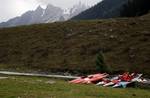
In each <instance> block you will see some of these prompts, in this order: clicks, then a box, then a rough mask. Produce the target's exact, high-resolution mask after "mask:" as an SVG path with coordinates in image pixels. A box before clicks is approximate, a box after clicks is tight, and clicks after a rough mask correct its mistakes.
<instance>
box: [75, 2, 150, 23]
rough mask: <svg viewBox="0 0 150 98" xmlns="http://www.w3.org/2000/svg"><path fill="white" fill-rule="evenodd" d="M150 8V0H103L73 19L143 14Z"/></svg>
mask: <svg viewBox="0 0 150 98" xmlns="http://www.w3.org/2000/svg"><path fill="white" fill-rule="evenodd" d="M149 10H150V0H113V2H112V0H103V1H102V2H100V3H98V4H97V5H95V6H93V7H91V8H89V9H87V10H86V11H83V12H82V13H80V14H79V15H77V16H75V17H73V18H72V20H89V19H108V18H117V17H135V16H142V15H144V14H146V13H148V12H149Z"/></svg>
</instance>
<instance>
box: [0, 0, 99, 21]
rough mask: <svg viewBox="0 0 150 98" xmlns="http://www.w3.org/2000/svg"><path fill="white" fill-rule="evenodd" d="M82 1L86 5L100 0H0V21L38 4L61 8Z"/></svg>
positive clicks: (31, 8)
mask: <svg viewBox="0 0 150 98" xmlns="http://www.w3.org/2000/svg"><path fill="white" fill-rule="evenodd" d="M80 1H81V2H82V3H84V4H86V5H90V6H91V5H94V4H96V3H98V2H100V1H101V0H0V22H2V21H7V20H8V19H10V18H13V17H16V16H20V15H21V14H23V13H24V12H26V11H28V10H35V9H36V7H37V6H38V5H41V6H42V7H44V6H46V5H47V4H48V3H50V4H53V5H55V6H58V7H61V8H63V9H65V8H70V7H72V6H73V5H75V4H77V3H79V2H80Z"/></svg>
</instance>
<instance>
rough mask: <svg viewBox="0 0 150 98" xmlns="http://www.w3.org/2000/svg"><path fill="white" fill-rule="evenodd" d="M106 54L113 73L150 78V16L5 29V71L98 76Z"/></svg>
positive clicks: (1, 62) (1, 64) (0, 55)
mask: <svg viewBox="0 0 150 98" xmlns="http://www.w3.org/2000/svg"><path fill="white" fill-rule="evenodd" d="M101 50H102V51H103V52H104V56H105V61H106V63H107V65H109V66H111V68H112V69H113V71H115V72H116V71H121V70H132V71H133V70H134V71H138V72H144V73H147V74H149V73H150V72H149V69H150V66H149V64H150V15H146V16H143V17H139V18H120V19H108V20H91V21H68V22H58V23H50V24H39V25H30V26H20V27H14V28H3V29H2V28H1V29H0V70H3V69H9V70H10V69H11V70H19V71H30V70H34V71H49V72H58V71H70V72H82V73H85V72H93V73H94V72H95V71H96V66H95V60H96V55H97V53H98V52H99V51H101Z"/></svg>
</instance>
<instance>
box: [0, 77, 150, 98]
mask: <svg viewBox="0 0 150 98" xmlns="http://www.w3.org/2000/svg"><path fill="white" fill-rule="evenodd" d="M149 92H150V90H149V89H139V88H126V89H122V88H111V87H99V86H95V85H75V84H69V83H68V81H64V80H58V79H49V78H42V77H21V76H9V77H8V79H1V80H0V98H150V93H149Z"/></svg>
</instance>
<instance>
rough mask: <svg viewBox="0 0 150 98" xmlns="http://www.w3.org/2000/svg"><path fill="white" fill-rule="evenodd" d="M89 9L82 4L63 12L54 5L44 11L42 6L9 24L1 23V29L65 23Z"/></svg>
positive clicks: (9, 21) (49, 5) (10, 21)
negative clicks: (57, 22)
mask: <svg viewBox="0 0 150 98" xmlns="http://www.w3.org/2000/svg"><path fill="white" fill-rule="evenodd" d="M88 8H89V7H88V6H86V5H84V4H81V3H78V4H76V5H74V6H73V7H72V8H70V9H67V10H63V9H61V8H59V7H56V6H53V5H52V4H48V5H47V7H46V8H45V9H43V8H42V7H41V6H38V7H37V9H36V10H34V11H27V12H25V13H24V14H22V15H21V16H20V17H15V18H12V19H10V20H8V21H7V22H2V23H0V27H13V26H20V25H30V24H38V23H50V22H56V21H65V20H68V19H70V18H72V17H74V16H76V15H78V14H79V13H81V12H82V11H84V10H86V9H88ZM66 11H67V12H66Z"/></svg>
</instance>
